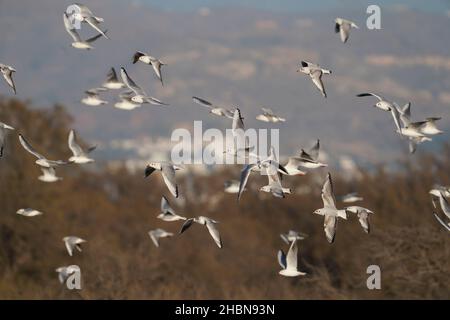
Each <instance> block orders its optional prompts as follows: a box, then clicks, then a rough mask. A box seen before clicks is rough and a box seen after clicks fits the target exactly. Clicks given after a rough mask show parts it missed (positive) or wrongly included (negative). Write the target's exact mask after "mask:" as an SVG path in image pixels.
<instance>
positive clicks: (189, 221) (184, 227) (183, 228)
mask: <svg viewBox="0 0 450 320" xmlns="http://www.w3.org/2000/svg"><path fill="white" fill-rule="evenodd" d="M192 223H194V218H189V219H187V220H186V221H185V222H184V223H183V225H182V226H181V229H180V234H182V233H183V232H185V231H186V230H187V229H189V228H190V226H192Z"/></svg>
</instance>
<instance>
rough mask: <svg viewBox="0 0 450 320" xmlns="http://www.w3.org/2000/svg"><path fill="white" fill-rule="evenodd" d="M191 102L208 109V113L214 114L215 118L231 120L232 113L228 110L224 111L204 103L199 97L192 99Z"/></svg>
mask: <svg viewBox="0 0 450 320" xmlns="http://www.w3.org/2000/svg"><path fill="white" fill-rule="evenodd" d="M192 100H193V101H194V102H195V103H197V104H199V105H201V106H204V107H206V108H209V109H210V110H209V113H212V114H215V115H217V116H221V117H226V118H230V119H233V116H234V112H233V111H231V110H229V109H225V108H222V107H219V106H216V105H213V104H212V103H211V102H209V101H206V100H204V99H202V98H199V97H192Z"/></svg>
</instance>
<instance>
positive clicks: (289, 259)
mask: <svg viewBox="0 0 450 320" xmlns="http://www.w3.org/2000/svg"><path fill="white" fill-rule="evenodd" d="M297 254H298V246H297V240H294V241H292V243H291V246H290V247H289V251H288V253H287V256H286V267H287V268H286V269H291V270H297V263H298V259H297Z"/></svg>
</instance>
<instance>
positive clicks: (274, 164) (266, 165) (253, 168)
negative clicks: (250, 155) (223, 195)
mask: <svg viewBox="0 0 450 320" xmlns="http://www.w3.org/2000/svg"><path fill="white" fill-rule="evenodd" d="M268 169H269V170H268ZM263 170H264V171H265V173H266V174H268V175H270V174H271V175H274V173H275V172H280V173H284V174H288V171H287V170H286V168H284V167H283V166H282V165H281V164H279V163H278V161H277V159H276V155H275V150H274V148H273V147H271V148H270V155H269V157H268V158H267V159H264V160H261V159H260V158H257V161H256V162H255V163H249V164H247V165H245V166H244V168H243V169H242V171H241V179H240V181H239V192H238V201H239V200H240V199H241V196H242V193H243V192H244V190H245V186H246V185H247V181H248V178H249V177H250V174H251V173H252V172H261V171H263ZM271 179H272V180H273V181H272V180H271ZM279 179H280V178H279V177H278V176H277V177H272V178H271V177H269V185H267V186H265V187H263V188H264V189H263V188H261V189H260V190H261V191H265V192H271V191H272V189H273V190H276V191H277V192H276V193H277V194H278V195H281V193H283V192H284V191H286V193H290V191H291V190H290V189H287V188H284V190H283V187H282V186H281V183H280V181H279ZM277 180H278V182H277ZM271 186H272V187H273V188H271ZM280 187H281V193H280ZM283 196H284V195H283Z"/></svg>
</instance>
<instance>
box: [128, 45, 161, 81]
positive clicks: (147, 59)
mask: <svg viewBox="0 0 450 320" xmlns="http://www.w3.org/2000/svg"><path fill="white" fill-rule="evenodd" d="M138 61H141V62H143V63H145V64H148V65H151V66H152V67H153V71H155V74H156V76H157V77H158V79H159V81H161V85H162V86H164V83H163V79H162V76H161V66H165V65H166V64H165V63H164V62H162V61H161V60H158V59H156V58H155V57H152V56H150V55H148V54H146V53H144V52H141V51H137V52H136V53H135V54H134V56H133V64H135V63H136V62H138Z"/></svg>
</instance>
